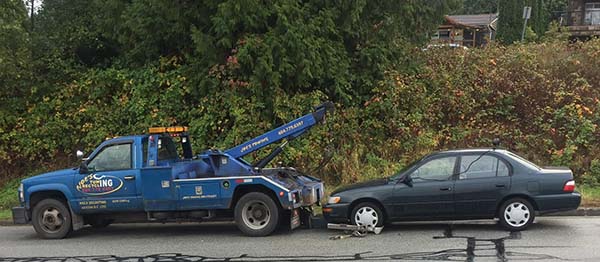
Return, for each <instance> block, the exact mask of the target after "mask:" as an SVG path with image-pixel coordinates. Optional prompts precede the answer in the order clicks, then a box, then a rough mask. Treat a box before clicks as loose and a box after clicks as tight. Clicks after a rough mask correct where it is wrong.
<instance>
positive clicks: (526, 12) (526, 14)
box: [521, 6, 531, 42]
mask: <svg viewBox="0 0 600 262" xmlns="http://www.w3.org/2000/svg"><path fill="white" fill-rule="evenodd" d="M529 18H531V6H526V7H524V8H523V19H525V21H524V22H523V31H522V32H521V42H523V40H525V31H526V30H527V20H529Z"/></svg>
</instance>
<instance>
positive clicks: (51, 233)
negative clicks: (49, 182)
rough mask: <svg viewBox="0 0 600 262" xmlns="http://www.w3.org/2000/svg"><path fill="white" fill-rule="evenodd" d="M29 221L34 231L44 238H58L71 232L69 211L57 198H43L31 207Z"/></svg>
mask: <svg viewBox="0 0 600 262" xmlns="http://www.w3.org/2000/svg"><path fill="white" fill-rule="evenodd" d="M31 223H32V224H33V228H34V229H35V232H37V234H38V235H39V236H40V237H41V238H45V239H60V238H64V237H66V236H67V235H68V234H69V233H71V231H72V229H73V227H72V224H71V212H70V211H69V208H68V207H67V205H66V204H65V203H63V202H62V201H60V200H57V199H52V198H49V199H44V200H42V201H40V202H39V203H37V204H36V205H35V206H34V207H33V212H32V218H31Z"/></svg>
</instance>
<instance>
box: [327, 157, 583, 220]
mask: <svg viewBox="0 0 600 262" xmlns="http://www.w3.org/2000/svg"><path fill="white" fill-rule="evenodd" d="M327 202H328V203H327V204H326V205H325V206H324V207H323V214H324V216H325V219H326V220H327V221H329V222H338V223H348V222H350V223H352V224H357V225H365V226H370V227H372V226H381V225H383V224H384V223H386V222H394V221H406V220H463V219H487V218H489V219H493V218H499V220H500V224H501V225H502V226H503V227H504V228H506V229H508V230H511V231H518V230H523V229H525V228H527V227H528V226H529V225H530V224H531V223H532V222H533V220H534V219H535V216H536V214H546V213H551V212H557V211H564V210H571V209H576V208H577V207H578V206H579V203H580V202H581V195H580V194H579V193H578V192H576V191H575V181H574V180H573V173H572V172H571V170H570V169H569V168H565V167H544V168H542V167H538V166H537V165H535V164H533V163H531V162H529V161H527V160H525V159H524V158H522V157H520V156H518V155H516V154H514V153H512V152H510V151H507V150H500V149H469V150H453V151H444V152H438V153H434V154H431V155H428V156H426V157H424V158H422V159H420V160H418V161H416V162H414V163H412V164H410V165H408V166H407V167H406V168H404V169H403V170H401V171H400V172H398V173H397V174H396V175H394V176H392V177H389V178H384V179H379V180H373V181H367V182H364V183H359V184H355V185H351V186H348V187H345V188H342V189H339V190H336V191H335V192H333V193H332V194H331V196H330V197H329V199H328V201H327Z"/></svg>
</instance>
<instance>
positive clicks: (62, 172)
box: [23, 168, 78, 183]
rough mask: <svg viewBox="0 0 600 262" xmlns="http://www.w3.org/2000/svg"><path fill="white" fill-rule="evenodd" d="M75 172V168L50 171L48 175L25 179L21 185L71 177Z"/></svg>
mask: <svg viewBox="0 0 600 262" xmlns="http://www.w3.org/2000/svg"><path fill="white" fill-rule="evenodd" d="M77 172H78V171H77V168H67V169H61V170H56V171H52V172H48V173H43V174H41V175H37V176H33V177H30V178H26V179H24V180H23V183H31V182H36V181H41V180H47V179H53V180H54V179H56V178H59V177H63V176H71V175H73V174H76V173H77Z"/></svg>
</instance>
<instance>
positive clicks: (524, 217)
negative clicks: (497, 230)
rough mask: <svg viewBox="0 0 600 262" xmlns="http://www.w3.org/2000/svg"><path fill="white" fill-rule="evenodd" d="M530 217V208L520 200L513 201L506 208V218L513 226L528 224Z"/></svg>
mask: <svg viewBox="0 0 600 262" xmlns="http://www.w3.org/2000/svg"><path fill="white" fill-rule="evenodd" d="M529 218H530V216H529V208H528V207H527V206H526V205H524V204H523V203H520V202H515V203H511V204H510V205H508V206H507V207H506V209H505V210H504V220H506V222H508V224H510V225H511V226H513V227H521V226H523V225H525V224H527V222H529Z"/></svg>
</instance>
